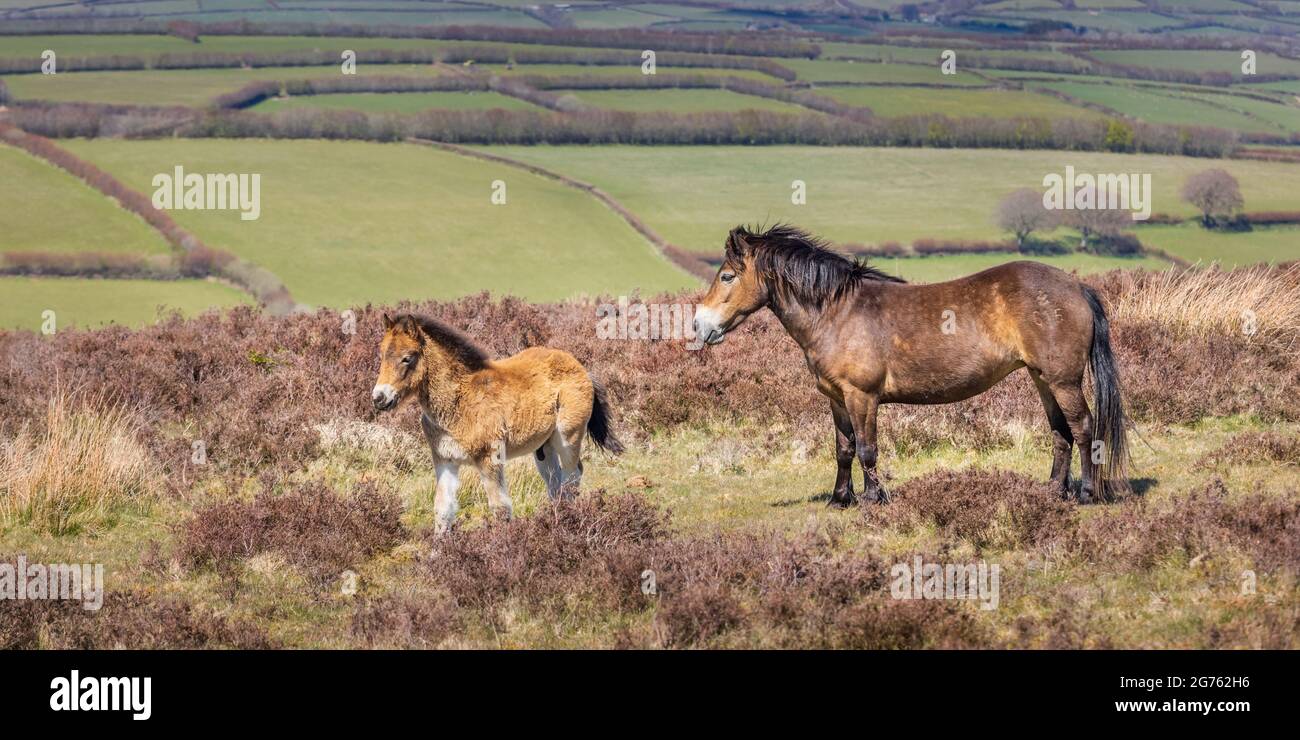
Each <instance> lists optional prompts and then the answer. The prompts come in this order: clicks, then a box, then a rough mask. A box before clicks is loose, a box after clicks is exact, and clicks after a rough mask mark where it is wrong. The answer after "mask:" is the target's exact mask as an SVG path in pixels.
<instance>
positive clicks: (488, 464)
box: [478, 454, 515, 519]
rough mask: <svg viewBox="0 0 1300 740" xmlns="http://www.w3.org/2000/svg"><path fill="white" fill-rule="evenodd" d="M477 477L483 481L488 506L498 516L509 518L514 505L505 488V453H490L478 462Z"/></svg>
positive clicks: (512, 512)
mask: <svg viewBox="0 0 1300 740" xmlns="http://www.w3.org/2000/svg"><path fill="white" fill-rule="evenodd" d="M478 475H479V479H480V480H482V481H483V492H484V493H486V494H487V501H488V508H489V509H491V510H492V513H493V514H495V515H496V516H498V517H504V518H506V519H510V518H511V517H513V516H514V513H515V505H514V502H512V501H511V500H510V492H509V491H507V490H506V460H505V455H504V454H502V455H499V456H498V455H491V456H489V457H487V458H486V459H483V460H480V461H479V462H478Z"/></svg>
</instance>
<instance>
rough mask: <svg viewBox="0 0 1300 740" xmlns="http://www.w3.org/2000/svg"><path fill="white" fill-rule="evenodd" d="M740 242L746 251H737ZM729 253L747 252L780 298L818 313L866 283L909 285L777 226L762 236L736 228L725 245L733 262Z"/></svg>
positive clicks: (785, 226)
mask: <svg viewBox="0 0 1300 740" xmlns="http://www.w3.org/2000/svg"><path fill="white" fill-rule="evenodd" d="M738 237H739V240H740V241H743V242H744V244H745V245H747V246H748V250H745V249H743V248H742V247H741V245H740V244H739V242H738V240H737V238H738ZM733 250H735V255H734V256H736V257H743V255H744V253H746V252H747V253H748V254H751V255H753V257H754V264H755V265H756V266H757V268H758V270H759V271H760V272H761V273H762V274H763V275H764V276H766V277H767V278H768V279H770V280H772V281H773V283H774V285H773V287H774V288H775V289H776V290H777V291H778V292H781V293H786V294H791V295H793V296H794V297H796V298H798V299H799V300H800V301H802V302H804V303H809V304H812V305H814V306H819V307H820V306H823V305H825V304H826V303H827V302H828V301H833V300H837V299H839V298H840V297H841V296H843V295H844V293H845V292H846V291H848V290H850V289H852V288H854V287H857V285H858V284H859V283H861V282H863V281H865V280H875V281H880V282H889V283H903V282H907V281H905V280H903V279H902V278H899V277H894V276H893V275H890V274H888V273H885V272H881V271H880V270H878V269H876V268H875V267H872V266H871V265H868V264H867V263H866V262H865V261H864V260H861V259H857V260H851V259H849V258H847V257H844V256H843V255H841V254H840V253H838V252H836V251H835V250H834V249H832V248H831V246H830V244H829V243H828V242H827V241H825V240H824V239H821V238H819V237H816V236H813V235H811V234H809V233H808V232H806V231H803V230H801V229H798V228H796V227H794V226H790V225H789V224H777V225H775V226H773V227H772V228H770V229H767V230H766V231H750V230H749V229H748V228H746V227H744V226H737V227H736V228H734V229H732V230H731V236H730V238H728V239H727V253H728V256H732V254H733ZM737 261H738V262H741V261H742V260H737Z"/></svg>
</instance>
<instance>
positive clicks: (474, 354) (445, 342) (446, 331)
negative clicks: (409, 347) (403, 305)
mask: <svg viewBox="0 0 1300 740" xmlns="http://www.w3.org/2000/svg"><path fill="white" fill-rule="evenodd" d="M404 318H410V319H411V320H412V321H414V322H415V323H416V324H418V325H419V327H420V329H421V330H423V331H424V333H425V334H427V335H428V336H429V338H430V339H432V340H433V341H434V342H436V343H437V344H438V345H439V346H440V347H442V348H443V349H445V350H447V351H448V352H450V353H451V355H452V357H454V358H456V359H457V360H459V361H461V362H462V363H464V364H465V366H466V367H468V368H469V369H470V370H482V369H483V368H485V367H487V365H488V362H489V361H490V360H491V358H490V357H488V353H487V352H485V351H483V348H482V347H479V346H478V345H477V344H475V343H474V342H473V340H471V339H470V338H469V337H467V336H465V335H464V334H461V333H460V331H459V330H457V329H454V328H452V327H450V326H447V325H446V324H444V323H442V322H441V321H438V320H437V319H434V318H430V317H428V316H421V315H420V314H414V313H411V314H402V315H400V316H397V317H395V318H394V321H396V322H399V323H400V322H401V321H402V319H404Z"/></svg>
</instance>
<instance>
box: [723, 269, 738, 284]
mask: <svg viewBox="0 0 1300 740" xmlns="http://www.w3.org/2000/svg"><path fill="white" fill-rule="evenodd" d="M735 279H736V276H735V275H734V274H732V273H730V272H724V273H722V282H724V283H730V282H731V281H732V280H735Z"/></svg>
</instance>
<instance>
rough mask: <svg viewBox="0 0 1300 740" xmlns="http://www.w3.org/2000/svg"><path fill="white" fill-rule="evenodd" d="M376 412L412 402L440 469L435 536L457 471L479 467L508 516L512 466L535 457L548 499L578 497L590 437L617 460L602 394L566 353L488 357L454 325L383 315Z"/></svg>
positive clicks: (448, 515)
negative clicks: (585, 445) (514, 460)
mask: <svg viewBox="0 0 1300 740" xmlns="http://www.w3.org/2000/svg"><path fill="white" fill-rule="evenodd" d="M379 361H380V367H379V379H378V380H377V381H375V388H374V390H373V391H372V392H371V400H372V401H373V402H374V406H375V411H388V410H391V409H394V408H397V407H398V406H399V405H400V404H401V403H402V402H404V401H407V400H410V399H414V400H415V401H417V402H418V403H419V404H420V408H421V410H422V411H423V413H422V414H421V415H420V426H421V428H422V429H423V430H424V436H425V439H426V440H428V443H429V450H430V451H431V452H432V453H433V462H434V468H435V470H436V471H437V489H436V493H435V495H434V512H435V520H436V521H435V530H437V531H445V530H447V529H448V528H450V527H451V525H452V524H453V523H454V522H455V520H456V509H457V500H456V491H457V489H459V488H460V468H461V466H462V465H464V464H466V463H468V464H471V465H473V466H474V467H475V468H476V469H477V470H478V473H479V477H480V479H482V481H483V489H484V491H485V492H486V493H487V500H488V506H489V507H490V508H491V509H492V510H493V511H494V512H495V513H499V514H503V515H504V516H506V517H507V518H508V517H510V516H511V515H512V514H513V511H514V505H513V503H512V502H511V500H510V494H509V492H508V491H507V489H506V461H507V460H509V459H511V458H514V457H519V456H522V455H532V456H533V457H534V459H535V460H536V462H537V471H538V472H539V473H541V475H542V480H543V481H545V482H546V490H547V493H549V494H550V496H551V498H552V500H554V499H555V498H557V497H559V496H562V495H569V494H571V493H576V491H577V488H578V485H579V484H580V483H581V481H582V457H581V453H582V439H583V437H584V436H585V435H586V433H587V432H591V438H592V439H593V440H594V441H595V442H596V444H597V445H599V446H600V447H601V448H602V449H605V450H608V451H610V452H613V453H615V454H617V453H619V452H622V451H623V446H622V444H621V443H620V442H619V441H618V439H617V438H616V437H615V436H614V433H613V430H612V429H611V428H610V414H609V403H608V402H607V401H606V399H605V391H604V389H603V388H602V387H601V386H600V384H599V383H597V382H596V381H595V379H593V378H592V377H591V376H590V375H589V374H588V373H587V370H586V369H585V368H583V366H582V364H581V363H579V362H578V361H577V359H575V358H574V357H573V355H571V354H569V353H568V352H564V351H562V350H558V349H550V348H547V347H530V348H528V349H526V350H524V351H522V352H520V353H518V354H516V355H512V356H510V357H507V358H505V359H501V360H492V359H490V358H489V357H488V355H487V353H486V352H484V351H483V350H482V349H480V348H479V347H478V346H477V345H475V344H474V343H473V342H471V341H470V340H469V339H467V338H466V337H465V336H463V335H462V334H461V333H460V332H458V331H456V330H455V329H452V328H451V327H449V326H447V325H445V324H442V323H440V322H438V321H435V320H433V319H430V318H426V317H423V316H415V315H412V314H401V315H398V316H397V317H395V318H390V317H389V316H388V314H384V337H383V339H382V340H381V341H380V344H379Z"/></svg>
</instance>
